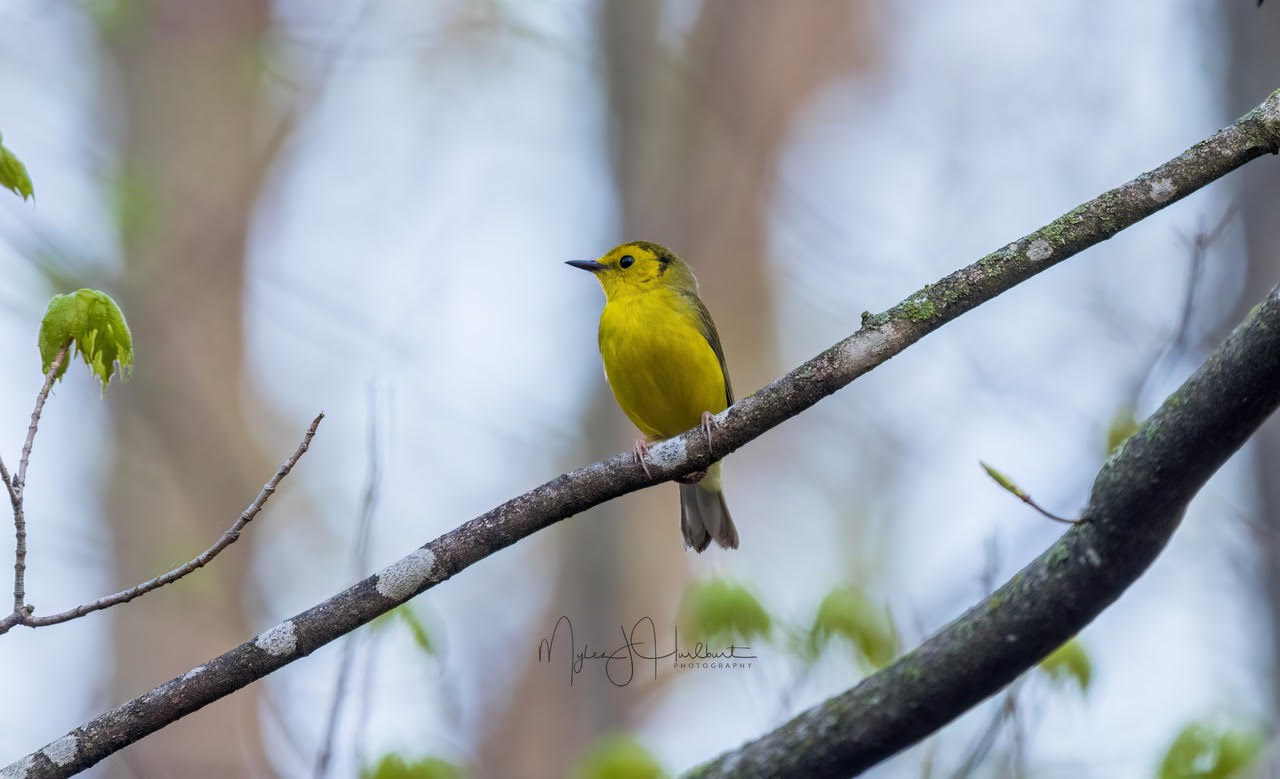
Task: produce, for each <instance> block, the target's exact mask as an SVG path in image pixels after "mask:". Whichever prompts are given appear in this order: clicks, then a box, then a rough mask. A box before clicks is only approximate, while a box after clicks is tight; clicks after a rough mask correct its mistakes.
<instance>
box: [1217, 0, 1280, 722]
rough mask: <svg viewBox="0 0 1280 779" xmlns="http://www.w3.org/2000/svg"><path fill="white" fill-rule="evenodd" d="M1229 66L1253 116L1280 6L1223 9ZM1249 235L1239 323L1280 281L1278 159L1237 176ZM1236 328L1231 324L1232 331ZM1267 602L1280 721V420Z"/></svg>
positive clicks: (1267, 486) (1269, 512) (1278, 38)
mask: <svg viewBox="0 0 1280 779" xmlns="http://www.w3.org/2000/svg"><path fill="white" fill-rule="evenodd" d="M1220 7H1221V9H1222V12H1223V14H1224V15H1225V16H1226V27H1227V35H1228V41H1229V44H1230V46H1231V57H1230V67H1229V68H1228V69H1227V71H1226V73H1225V75H1226V77H1227V84H1226V91H1225V95H1226V103H1227V105H1225V106H1224V108H1225V114H1224V115H1230V114H1231V112H1232V111H1236V115H1239V114H1240V113H1243V111H1244V110H1247V108H1248V106H1250V105H1256V104H1257V102H1258V101H1259V100H1261V99H1263V98H1264V97H1266V96H1267V95H1268V94H1270V93H1271V92H1272V91H1274V90H1275V89H1277V88H1280V7H1277V6H1276V4H1274V3H1267V4H1265V5H1263V6H1261V7H1257V6H1256V5H1255V4H1254V3H1224V4H1222V5H1221V6H1220ZM1234 180H1235V182H1237V184H1238V189H1237V192H1236V199H1237V202H1238V205H1239V209H1240V216H1241V219H1242V221H1243V227H1244V236H1245V256H1244V262H1245V263H1246V268H1245V284H1244V291H1243V294H1242V295H1241V297H1240V300H1239V301H1238V303H1237V305H1236V307H1235V309H1236V310H1235V311H1234V312H1233V313H1232V314H1231V315H1230V316H1229V317H1227V321H1228V322H1230V323H1235V322H1238V321H1240V319H1242V318H1243V317H1244V315H1245V314H1247V313H1248V311H1249V309H1250V308H1252V307H1253V306H1254V305H1255V304H1256V303H1257V302H1258V301H1259V300H1261V299H1262V297H1263V296H1264V295H1266V293H1267V291H1268V290H1269V289H1270V288H1271V287H1272V286H1273V285H1274V284H1275V283H1276V281H1277V279H1280V184H1278V183H1277V181H1278V179H1277V168H1276V163H1275V161H1274V160H1260V161H1259V164H1257V165H1249V166H1246V167H1245V168H1244V170H1241V171H1240V172H1239V173H1238V174H1237V175H1236V177H1235V179H1234ZM1229 326H1230V325H1228V327H1229ZM1218 335H1219V336H1221V335H1225V333H1219V334H1218ZM1250 446H1251V450H1252V454H1253V465H1254V470H1255V474H1256V480H1257V481H1256V483H1257V498H1258V503H1257V512H1258V513H1257V516H1256V517H1255V525H1256V527H1257V528H1258V529H1259V537H1260V540H1261V543H1260V544H1259V550H1260V551H1261V557H1262V574H1263V580H1264V587H1265V593H1264V595H1265V597H1266V600H1267V603H1268V607H1269V611H1270V616H1271V651H1272V655H1273V656H1272V669H1271V679H1272V690H1273V692H1272V716H1273V717H1275V718H1277V719H1280V478H1277V476H1280V418H1276V417H1273V418H1271V419H1269V420H1268V421H1267V422H1266V423H1265V424H1263V426H1262V427H1261V428H1260V429H1259V430H1258V432H1257V433H1256V434H1255V435H1254V436H1253V439H1252V441H1251V444H1250Z"/></svg>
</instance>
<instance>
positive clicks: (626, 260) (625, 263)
mask: <svg viewBox="0 0 1280 779" xmlns="http://www.w3.org/2000/svg"><path fill="white" fill-rule="evenodd" d="M635 262H636V258H635V257H632V256H631V255H630V254H624V255H623V256H622V259H620V260H618V267H619V268H624V269H625V268H630V267H631V266H632V265H634V264H635Z"/></svg>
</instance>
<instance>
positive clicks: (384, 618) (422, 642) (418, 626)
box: [372, 603, 436, 656]
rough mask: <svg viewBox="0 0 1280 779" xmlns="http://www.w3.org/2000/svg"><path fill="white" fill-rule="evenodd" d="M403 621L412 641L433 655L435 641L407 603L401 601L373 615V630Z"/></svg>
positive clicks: (434, 652)
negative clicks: (387, 609)
mask: <svg viewBox="0 0 1280 779" xmlns="http://www.w3.org/2000/svg"><path fill="white" fill-rule="evenodd" d="M397 621H398V622H403V623H404V624H405V625H406V626H407V627H408V628H409V632H410V634H412V635H413V641H414V643H416V644H417V645H418V648H420V649H421V650H422V651H423V652H426V653H427V654H428V655H432V656H434V655H435V654H436V643H435V640H434V639H433V638H432V637H431V632H430V631H429V630H427V625H426V623H425V622H423V621H422V618H421V617H419V616H418V614H417V612H415V611H414V610H413V609H412V608H410V606H409V604H408V603H402V604H400V605H399V606H396V607H395V608H394V609H392V610H391V611H388V612H387V613H385V614H382V615H379V616H378V617H375V618H374V620H373V622H372V625H373V628H374V629H375V630H381V629H383V628H385V627H388V626H390V625H391V624H392V623H394V622H397Z"/></svg>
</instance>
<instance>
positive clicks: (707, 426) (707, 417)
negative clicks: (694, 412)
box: [700, 411, 716, 455]
mask: <svg viewBox="0 0 1280 779" xmlns="http://www.w3.org/2000/svg"><path fill="white" fill-rule="evenodd" d="M715 425H716V418H715V415H714V414H712V413H711V412H710V411H704V412H702V424H701V425H700V427H701V428H702V434H703V435H705V436H706V437H707V451H708V452H710V453H711V454H712V455H714V454H715V453H716V452H715V448H714V447H712V446H711V428H713V427H715Z"/></svg>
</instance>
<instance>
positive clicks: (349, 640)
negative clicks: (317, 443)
mask: <svg viewBox="0 0 1280 779" xmlns="http://www.w3.org/2000/svg"><path fill="white" fill-rule="evenodd" d="M381 481H382V471H381V468H380V466H379V461H378V394H377V387H376V386H375V385H373V384H370V385H369V470H368V472H367V473H366V475H365V482H364V495H363V497H361V499H360V522H359V524H358V525H357V529H356V544H355V547H354V548H353V549H352V554H351V567H352V571H353V573H354V574H355V577H356V578H357V579H359V578H363V577H364V576H365V575H366V571H367V570H368V568H369V559H368V558H369V536H370V534H371V531H372V528H373V511H374V508H375V507H376V506H377V504H378V486H379V485H380V484H381ZM361 635H363V634H362V633H351V634H349V635H348V636H347V637H346V639H345V640H344V641H343V644H342V659H341V661H339V665H338V680H337V683H336V684H335V685H334V688H333V702H332V703H330V705H329V723H328V725H326V726H325V729H324V741H323V742H321V746H320V753H319V755H317V757H316V769H315V777H316V779H324V776H325V775H326V774H327V773H328V771H329V760H330V758H332V756H333V741H334V737H335V736H336V734H337V731H338V716H339V715H340V714H341V713H342V701H343V698H345V697H346V693H347V679H348V677H350V675H351V663H352V661H353V659H354V655H355V650H356V641H357V639H358V638H359V637H360V636H361Z"/></svg>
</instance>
